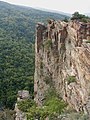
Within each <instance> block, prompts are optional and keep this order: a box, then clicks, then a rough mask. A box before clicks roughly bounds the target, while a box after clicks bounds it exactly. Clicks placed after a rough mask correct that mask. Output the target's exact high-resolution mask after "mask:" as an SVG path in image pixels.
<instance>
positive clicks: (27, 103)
mask: <svg viewBox="0 0 90 120" xmlns="http://www.w3.org/2000/svg"><path fill="white" fill-rule="evenodd" d="M17 104H18V108H19V109H20V110H21V111H23V112H27V110H28V108H30V107H32V106H34V105H35V102H34V100H32V99H27V100H22V101H20V102H18V103H17Z"/></svg>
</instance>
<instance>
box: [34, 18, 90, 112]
mask: <svg viewBox="0 0 90 120" xmlns="http://www.w3.org/2000/svg"><path fill="white" fill-rule="evenodd" d="M51 87H53V88H54V89H55V91H56V92H57V93H58V94H59V96H60V97H62V98H63V99H64V101H66V102H67V103H68V104H69V105H70V106H71V107H73V108H74V109H75V110H76V111H77V112H79V111H84V113H89V112H90V23H81V22H78V21H70V22H68V23H65V22H61V21H54V20H49V21H48V25H47V26H45V25H43V24H42V23H38V24H37V26H36V42H35V82H34V92H35V101H36V103H37V104H38V105H39V106H42V104H43V101H44V99H45V93H46V91H48V90H49V89H50V88H51ZM89 114H90V113H89Z"/></svg>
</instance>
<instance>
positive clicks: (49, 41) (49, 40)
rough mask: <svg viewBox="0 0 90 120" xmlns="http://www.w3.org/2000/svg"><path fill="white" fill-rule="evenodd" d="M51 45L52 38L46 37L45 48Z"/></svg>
mask: <svg viewBox="0 0 90 120" xmlns="http://www.w3.org/2000/svg"><path fill="white" fill-rule="evenodd" d="M51 45H52V40H51V39H48V40H46V41H44V46H45V48H47V49H48V48H50V47H51Z"/></svg>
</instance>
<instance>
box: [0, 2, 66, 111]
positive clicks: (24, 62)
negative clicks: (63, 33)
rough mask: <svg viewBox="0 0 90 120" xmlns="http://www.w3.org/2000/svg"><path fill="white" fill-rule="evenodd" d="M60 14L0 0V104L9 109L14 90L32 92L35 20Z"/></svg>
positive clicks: (40, 20) (57, 17) (61, 17)
mask: <svg viewBox="0 0 90 120" xmlns="http://www.w3.org/2000/svg"><path fill="white" fill-rule="evenodd" d="M64 17H65V16H64V15H60V14H56V13H55V14H54V13H50V12H44V11H40V10H36V9H33V8H29V7H23V6H16V5H11V4H8V3H5V2H2V1H0V107H5V108H10V109H13V108H14V104H15V101H16V97H17V96H16V95H17V92H18V90H22V89H26V90H29V92H30V93H31V94H33V87H34V84H33V76H34V45H33V44H32V43H34V39H35V26H36V23H37V22H44V23H45V21H46V20H47V19H49V18H51V19H54V18H55V19H63V18H64Z"/></svg>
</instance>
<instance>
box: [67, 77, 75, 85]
mask: <svg viewBox="0 0 90 120" xmlns="http://www.w3.org/2000/svg"><path fill="white" fill-rule="evenodd" d="M67 82H68V84H70V83H72V82H76V78H75V76H68V77H67Z"/></svg>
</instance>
